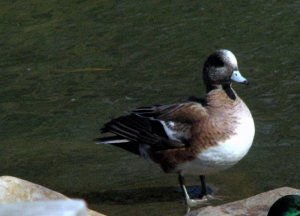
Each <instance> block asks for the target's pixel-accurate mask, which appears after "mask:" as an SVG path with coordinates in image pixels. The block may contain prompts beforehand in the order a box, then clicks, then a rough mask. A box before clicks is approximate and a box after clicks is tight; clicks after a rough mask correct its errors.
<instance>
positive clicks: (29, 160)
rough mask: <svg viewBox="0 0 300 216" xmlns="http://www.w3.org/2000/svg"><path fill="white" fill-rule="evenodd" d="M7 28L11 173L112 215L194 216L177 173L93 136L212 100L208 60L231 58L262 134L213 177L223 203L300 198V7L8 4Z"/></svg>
mask: <svg viewBox="0 0 300 216" xmlns="http://www.w3.org/2000/svg"><path fill="white" fill-rule="evenodd" d="M0 27H1V28H0V29H1V31H0V86H1V88H0V146H1V153H0V175H12V176H17V177H20V178H23V179H27V180H29V181H32V182H35V183H39V184H42V185H44V186H47V187H49V188H51V189H54V190H56V191H59V192H62V193H64V194H66V195H68V196H70V197H77V198H83V199H86V200H87V201H88V203H89V206H90V207H91V208H92V209H95V210H98V211H100V212H102V213H105V214H108V215H117V214H122V215H183V214H184V212H185V208H184V205H183V202H182V197H181V194H180V193H178V192H177V191H176V190H177V177H176V176H175V175H166V174H164V173H163V172H162V171H161V170H160V169H159V168H158V167H157V166H156V165H155V164H152V163H149V162H147V161H144V160H142V159H139V158H138V157H136V156H134V155H130V154H128V153H126V152H124V151H122V150H119V149H116V148H113V147H110V146H99V145H94V144H93V142H92V139H93V138H95V137H97V136H98V129H99V128H100V127H101V125H102V124H103V123H105V122H106V121H107V120H109V119H110V118H111V117H116V116H118V115H120V114H124V113H125V112H126V111H128V110H130V109H132V108H134V107H137V106H141V105H150V104H157V103H172V102H175V101H182V100H184V99H185V98H187V97H188V96H189V95H203V93H204V86H203V83H202V80H201V77H202V75H201V71H202V64H203V61H204V60H205V58H206V57H207V55H208V54H209V53H211V52H212V51H213V50H215V49H216V48H227V49H230V50H232V51H233V52H234V53H235V54H236V56H237V58H238V62H239V66H240V71H241V72H242V73H243V75H244V76H245V77H247V78H248V79H249V80H250V82H251V85H250V86H248V87H244V86H234V87H235V89H236V90H237V91H238V93H239V95H240V96H241V97H242V98H243V99H244V101H245V102H246V103H247V104H248V106H249V108H250V110H251V111H252V113H253V116H254V120H255V124H256V136H255V140H254V144H253V147H252V149H251V150H250V152H249V154H248V155H247V156H246V157H245V158H244V159H243V160H242V161H241V162H240V163H239V164H238V165H236V166H235V167H233V168H232V169H229V170H227V171H224V172H222V173H219V174H216V175H212V176H208V178H207V180H208V184H209V185H210V186H211V187H212V188H213V189H214V190H215V193H216V195H217V196H219V197H221V198H222V200H221V201H217V202H216V203H214V204H218V203H225V202H229V201H232V200H236V199H241V198H245V197H248V196H251V195H254V194H256V193H260V192H263V191H266V190H269V189H273V188H276V187H281V186H291V187H297V188H300V181H299V179H300V173H299V170H300V158H299V152H300V143H299V140H300V133H299V130H300V124H299V119H300V114H299V106H300V93H299V82H300V70H299V69H300V67H299V57H300V56H299V51H300V50H299V42H298V41H299V35H300V3H299V1H297V0H294V1H292V0H291V1H262V0H261V1H237V0H235V1H217V0H212V1H178V0H177V1H133V0H132V1H105V0H101V1H96V0H89V1H79V0H73V1H55V0H49V1H47V2H44V1H35V0H28V1H21V0H14V1H5V0H2V1H0ZM187 181H188V183H189V184H196V183H198V179H197V178H196V177H190V178H188V179H187Z"/></svg>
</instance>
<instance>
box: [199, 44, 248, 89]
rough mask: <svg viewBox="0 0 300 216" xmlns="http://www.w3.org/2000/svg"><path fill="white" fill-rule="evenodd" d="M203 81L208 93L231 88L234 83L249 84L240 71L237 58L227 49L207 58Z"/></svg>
mask: <svg viewBox="0 0 300 216" xmlns="http://www.w3.org/2000/svg"><path fill="white" fill-rule="evenodd" d="M203 80H204V82H205V85H206V89H207V92H209V91H210V90H213V89H216V88H220V87H222V86H223V87H224V86H230V85H231V82H232V81H234V82H236V83H240V84H247V85H248V84H249V82H248V81H247V79H246V78H244V77H243V76H242V75H241V73H240V71H239V69H238V63H237V60H236V57H235V56H234V54H233V53H232V52H231V51H229V50H226V49H220V50H217V51H215V52H214V53H212V54H211V55H210V56H209V57H208V58H207V60H206V61H205V63H204V67H203Z"/></svg>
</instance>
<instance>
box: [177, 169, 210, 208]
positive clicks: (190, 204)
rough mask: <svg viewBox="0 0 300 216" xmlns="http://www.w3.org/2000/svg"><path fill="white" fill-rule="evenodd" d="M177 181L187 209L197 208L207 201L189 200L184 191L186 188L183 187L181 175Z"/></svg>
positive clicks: (183, 182)
mask: <svg viewBox="0 0 300 216" xmlns="http://www.w3.org/2000/svg"><path fill="white" fill-rule="evenodd" d="M178 181H179V184H180V187H181V189H182V191H183V193H184V198H185V202H186V204H187V206H188V207H197V206H199V205H201V204H203V203H205V202H206V201H207V199H191V198H190V196H189V194H188V192H187V190H186V187H185V180H184V177H183V175H181V174H179V175H178ZM201 183H202V182H201Z"/></svg>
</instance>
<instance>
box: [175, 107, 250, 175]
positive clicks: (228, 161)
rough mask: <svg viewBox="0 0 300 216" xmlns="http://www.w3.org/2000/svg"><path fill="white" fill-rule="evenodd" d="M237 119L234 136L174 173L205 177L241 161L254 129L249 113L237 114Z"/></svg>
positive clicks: (183, 165)
mask: <svg viewBox="0 0 300 216" xmlns="http://www.w3.org/2000/svg"><path fill="white" fill-rule="evenodd" d="M247 111H248V110H247ZM238 119H240V121H239V122H238V126H237V127H236V129H235V135H233V136H232V137H230V138H229V139H227V140H225V141H222V142H219V143H218V145H217V146H214V147H210V148H208V149H206V150H204V151H202V152H201V153H200V154H199V155H198V156H197V158H196V159H194V160H192V161H189V162H185V163H183V164H181V165H179V166H178V167H177V169H176V171H179V172H181V173H182V174H190V175H200V174H201V175H205V174H210V173H214V172H218V171H221V170H224V169H227V168H229V167H231V166H233V165H234V164H236V163H237V162H238V161H239V160H241V159H242V158H243V157H244V156H245V155H246V154H247V152H248V151H249V149H250V147H251V145H252V142H253V138H254V133H255V127H254V121H253V118H252V116H251V113H250V111H248V112H243V113H239V118H238Z"/></svg>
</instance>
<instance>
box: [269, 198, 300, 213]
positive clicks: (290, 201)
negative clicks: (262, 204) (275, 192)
mask: <svg viewBox="0 0 300 216" xmlns="http://www.w3.org/2000/svg"><path fill="white" fill-rule="evenodd" d="M299 215H300V195H296V194H294V195H285V196H283V197H281V198H279V199H278V200H277V201H276V202H275V203H274V204H273V205H272V206H271V208H270V209H269V212H268V216H299Z"/></svg>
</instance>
